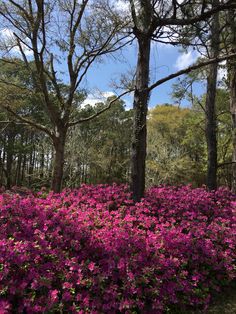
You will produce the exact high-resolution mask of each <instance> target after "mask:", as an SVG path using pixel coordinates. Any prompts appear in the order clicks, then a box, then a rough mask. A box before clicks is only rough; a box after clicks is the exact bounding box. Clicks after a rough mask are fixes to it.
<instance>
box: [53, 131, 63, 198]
mask: <svg viewBox="0 0 236 314" xmlns="http://www.w3.org/2000/svg"><path fill="white" fill-rule="evenodd" d="M66 133H67V130H60V131H59V132H57V136H54V138H53V146H54V149H55V154H54V161H53V174H52V184H51V188H52V190H53V191H54V192H56V193H59V192H60V191H61V188H62V180H63V169H64V158H65V142H66Z"/></svg>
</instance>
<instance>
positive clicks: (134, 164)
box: [131, 35, 151, 202]
mask: <svg viewBox="0 0 236 314" xmlns="http://www.w3.org/2000/svg"><path fill="white" fill-rule="evenodd" d="M137 39H138V47H139V54H138V62H137V72H136V85H135V92H134V126H133V139H132V148H131V191H132V193H133V199H134V200H135V201H136V202H139V201H140V199H141V198H142V197H143V195H144V190H145V161H146V145H147V144H146V141H147V140H146V137H147V125H146V120H147V109H148V99H149V92H148V91H147V90H145V89H147V87H148V83H149V60H150V45H151V40H150V37H149V36H148V35H146V36H145V35H140V36H139V37H138V36H137Z"/></svg>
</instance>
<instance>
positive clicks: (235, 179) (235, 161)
mask: <svg viewBox="0 0 236 314" xmlns="http://www.w3.org/2000/svg"><path fill="white" fill-rule="evenodd" d="M229 22H230V28H229V30H230V35H231V36H230V46H231V50H232V52H233V53H235V52H236V12H235V11H230V12H229ZM228 71H229V87H230V112H231V118H232V143H233V152H232V184H231V188H232V191H233V192H234V193H236V58H234V59H233V60H230V61H228Z"/></svg>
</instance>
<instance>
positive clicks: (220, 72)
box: [217, 60, 227, 81]
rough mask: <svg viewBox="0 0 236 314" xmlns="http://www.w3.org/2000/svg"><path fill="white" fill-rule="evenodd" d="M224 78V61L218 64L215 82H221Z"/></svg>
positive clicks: (225, 75) (225, 71) (225, 70)
mask: <svg viewBox="0 0 236 314" xmlns="http://www.w3.org/2000/svg"><path fill="white" fill-rule="evenodd" d="M225 77H227V68H226V60H224V61H222V62H220V63H219V66H218V72H217V80H218V81H222V79H223V78H225Z"/></svg>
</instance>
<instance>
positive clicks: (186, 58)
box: [175, 51, 198, 70]
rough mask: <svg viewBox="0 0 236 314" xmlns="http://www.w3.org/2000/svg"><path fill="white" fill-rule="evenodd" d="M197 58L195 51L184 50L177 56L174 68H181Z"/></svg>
mask: <svg viewBox="0 0 236 314" xmlns="http://www.w3.org/2000/svg"><path fill="white" fill-rule="evenodd" d="M197 58H198V53H197V52H195V51H188V52H184V53H182V54H181V55H180V56H178V58H177V60H176V62H175V68H176V69H177V70H182V69H184V68H186V67H188V66H190V65H191V64H193V63H194V62H195V61H196V60H197Z"/></svg>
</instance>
